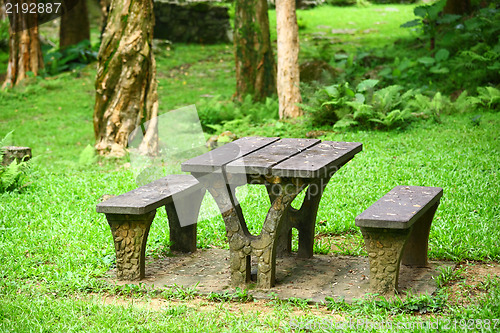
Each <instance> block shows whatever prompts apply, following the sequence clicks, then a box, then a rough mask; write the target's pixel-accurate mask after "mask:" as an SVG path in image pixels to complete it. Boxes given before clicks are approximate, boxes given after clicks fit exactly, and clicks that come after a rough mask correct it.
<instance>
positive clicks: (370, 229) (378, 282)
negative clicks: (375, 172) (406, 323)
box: [356, 186, 443, 294]
mask: <svg viewBox="0 0 500 333" xmlns="http://www.w3.org/2000/svg"><path fill="white" fill-rule="evenodd" d="M442 196H443V189H442V188H440V187H424V186H396V187H395V188H393V189H392V190H391V191H390V192H388V193H387V194H386V195H384V196H383V197H382V198H381V199H380V200H378V201H377V202H375V203H374V204H373V205H372V206H370V207H369V208H368V209H366V210H365V211H364V212H363V213H361V214H360V215H358V216H357V217H356V226H358V227H359V228H360V229H361V233H362V234H363V238H364V240H365V248H366V251H367V252H368V258H369V262H370V289H371V291H372V292H374V293H378V294H393V293H394V292H397V287H398V278H399V267H400V263H401V262H402V263H403V264H404V265H409V266H420V267H425V266H427V264H428V263H427V247H428V241H429V231H430V228H431V223H432V219H433V218H434V214H435V212H436V209H437V207H438V205H439V202H440V199H441V197H442Z"/></svg>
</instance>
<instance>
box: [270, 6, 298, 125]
mask: <svg viewBox="0 0 500 333" xmlns="http://www.w3.org/2000/svg"><path fill="white" fill-rule="evenodd" d="M276 25H277V30H278V98H279V115H280V119H285V118H297V117H299V116H301V115H302V114H303V112H302V110H301V109H300V107H299V106H298V105H297V103H300V102H302V97H301V95H300V89H299V82H300V76H299V27H298V25H297V16H296V14H295V1H294V0H276Z"/></svg>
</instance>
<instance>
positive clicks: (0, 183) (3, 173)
mask: <svg viewBox="0 0 500 333" xmlns="http://www.w3.org/2000/svg"><path fill="white" fill-rule="evenodd" d="M11 135H12V132H10V133H7V135H6V136H5V137H4V138H3V139H2V140H0V161H2V159H3V155H4V154H5V152H4V151H3V150H2V148H1V147H4V146H5V145H7V142H8V141H9V140H10V137H11ZM28 169H29V164H28V162H26V161H20V162H17V161H16V160H14V161H12V163H10V164H9V165H6V166H4V165H2V164H0V193H3V192H10V191H14V190H16V189H20V188H22V187H23V186H24V184H25V181H26V177H27V171H28Z"/></svg>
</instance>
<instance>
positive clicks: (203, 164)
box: [181, 137, 279, 173]
mask: <svg viewBox="0 0 500 333" xmlns="http://www.w3.org/2000/svg"><path fill="white" fill-rule="evenodd" d="M278 140H279V138H278V137H273V138H267V137H244V138H241V139H238V140H236V141H233V142H231V143H228V144H225V145H224V146H221V147H218V148H216V149H214V150H212V151H209V152H208V153H205V154H203V155H200V156H197V157H194V158H192V159H189V160H187V161H186V162H184V163H182V164H181V170H182V171H185V172H200V173H211V172H215V171H218V172H220V171H221V168H222V166H224V165H226V164H227V163H229V162H231V161H234V160H235V159H237V158H240V157H242V156H245V155H247V154H250V153H252V152H254V151H256V150H258V149H261V148H262V147H266V146H267V145H269V144H271V143H273V142H276V141H278Z"/></svg>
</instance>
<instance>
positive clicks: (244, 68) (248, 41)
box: [234, 0, 276, 101]
mask: <svg viewBox="0 0 500 333" xmlns="http://www.w3.org/2000/svg"><path fill="white" fill-rule="evenodd" d="M234 30H235V33H234V49H235V60H236V61H235V63H236V94H235V96H236V98H237V99H238V100H240V101H241V100H242V99H243V98H244V97H245V95H248V94H250V95H253V99H254V101H261V100H263V99H264V98H266V97H268V96H271V95H273V94H275V93H276V63H275V61H274V55H273V49H272V47H271V38H270V33H269V17H268V14H267V0H237V1H236V3H235V18H234Z"/></svg>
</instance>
